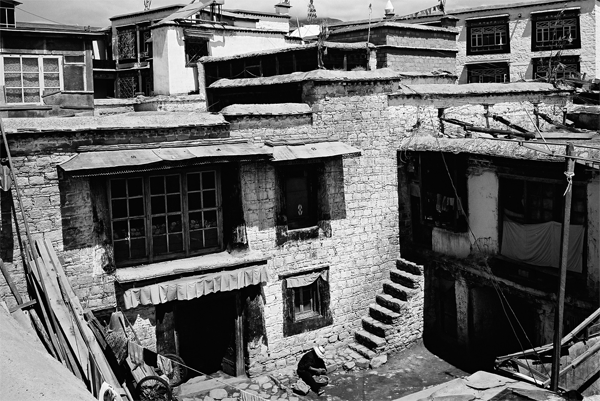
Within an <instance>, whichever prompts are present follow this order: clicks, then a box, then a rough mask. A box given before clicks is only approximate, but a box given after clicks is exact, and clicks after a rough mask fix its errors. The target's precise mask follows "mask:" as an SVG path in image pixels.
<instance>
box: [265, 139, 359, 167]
mask: <svg viewBox="0 0 600 401" xmlns="http://www.w3.org/2000/svg"><path fill="white" fill-rule="evenodd" d="M360 154H361V150H360V149H357V148H354V147H352V146H350V145H347V144H345V143H343V142H316V143H305V144H297V145H296V144H284V145H273V161H276V162H281V161H291V160H302V159H319V158H326V157H335V156H360Z"/></svg>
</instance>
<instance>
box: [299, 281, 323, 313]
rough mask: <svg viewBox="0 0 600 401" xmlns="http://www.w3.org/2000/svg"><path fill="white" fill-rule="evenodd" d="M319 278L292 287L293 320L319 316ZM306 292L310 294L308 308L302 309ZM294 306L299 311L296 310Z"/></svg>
mask: <svg viewBox="0 0 600 401" xmlns="http://www.w3.org/2000/svg"><path fill="white" fill-rule="evenodd" d="M320 280H321V278H318V279H317V280H315V282H314V283H312V284H310V285H307V286H304V287H297V288H292V290H293V291H294V322H298V321H301V320H304V319H310V318H313V317H318V316H321V308H322V306H321V292H320V286H319V282H320ZM307 292H308V293H309V296H310V308H307V310H304V297H305V294H306V293H307ZM296 308H298V309H299V310H300V311H299V312H298V311H297V309H296Z"/></svg>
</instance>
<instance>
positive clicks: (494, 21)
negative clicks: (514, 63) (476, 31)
mask: <svg viewBox="0 0 600 401" xmlns="http://www.w3.org/2000/svg"><path fill="white" fill-rule="evenodd" d="M466 25H467V56H478V55H481V54H506V53H510V29H509V26H508V17H497V18H482V19H477V20H471V21H467V24H466ZM502 25H503V26H505V27H506V43H504V44H503V45H502V46H501V47H500V48H499V49H496V50H485V51H473V49H472V46H471V31H472V29H473V28H480V27H482V26H502Z"/></svg>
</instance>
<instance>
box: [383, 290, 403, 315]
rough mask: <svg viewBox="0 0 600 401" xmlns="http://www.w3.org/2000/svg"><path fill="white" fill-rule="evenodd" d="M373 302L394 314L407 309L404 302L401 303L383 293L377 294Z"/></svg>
mask: <svg viewBox="0 0 600 401" xmlns="http://www.w3.org/2000/svg"><path fill="white" fill-rule="evenodd" d="M375 301H376V302H377V303H378V304H379V305H381V306H383V307H384V308H388V309H389V310H391V311H394V312H396V313H400V312H402V311H403V310H404V309H406V308H407V306H406V301H402V300H400V299H398V298H395V297H393V296H391V295H389V294H386V293H384V292H380V293H379V294H377V295H376V296H375Z"/></svg>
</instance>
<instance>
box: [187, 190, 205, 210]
mask: <svg viewBox="0 0 600 401" xmlns="http://www.w3.org/2000/svg"><path fill="white" fill-rule="evenodd" d="M188 207H189V208H190V210H199V209H202V198H201V193H200V192H192V193H188Z"/></svg>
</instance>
